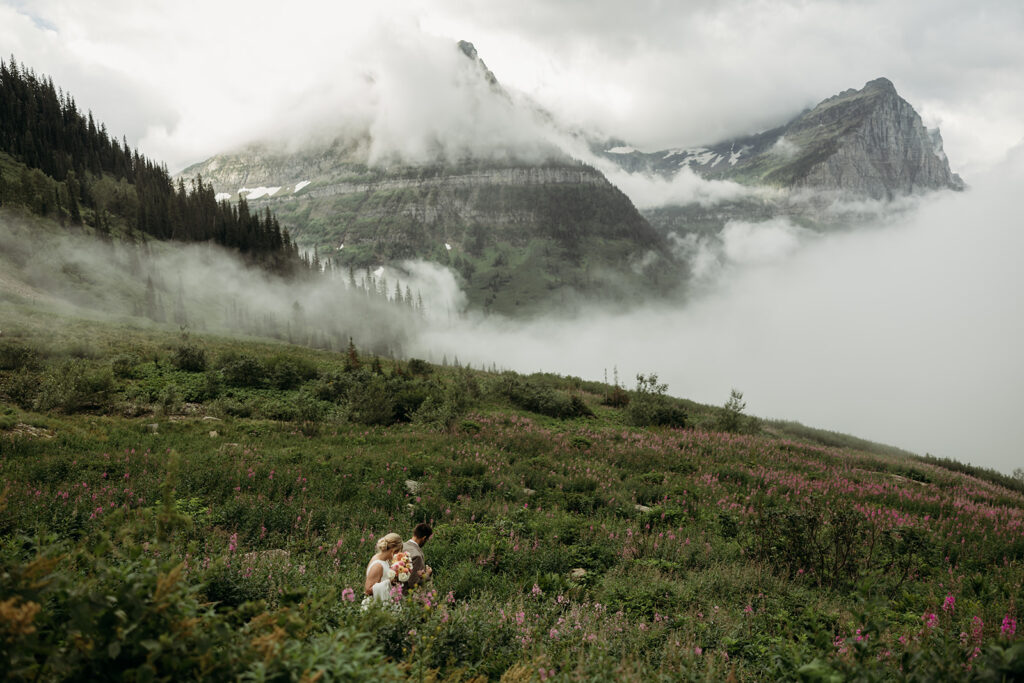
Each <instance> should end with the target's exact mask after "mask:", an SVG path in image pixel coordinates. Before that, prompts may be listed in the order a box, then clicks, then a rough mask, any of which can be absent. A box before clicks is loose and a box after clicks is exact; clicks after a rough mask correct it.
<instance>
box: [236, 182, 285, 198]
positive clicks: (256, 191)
mask: <svg viewBox="0 0 1024 683" xmlns="http://www.w3.org/2000/svg"><path fill="white" fill-rule="evenodd" d="M280 189H281V186H280V185H278V186H277V187H262V186H261V187H241V188H239V189H238V194H245V195H246V197H245V198H246V199H259V198H260V197H273V196H274V195H275V194H277V192H278V191H279V190H280Z"/></svg>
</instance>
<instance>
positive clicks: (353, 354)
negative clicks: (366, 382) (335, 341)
mask: <svg viewBox="0 0 1024 683" xmlns="http://www.w3.org/2000/svg"><path fill="white" fill-rule="evenodd" d="M360 366H361V363H360V362H359V352H358V351H356V345H355V342H353V341H352V337H349V338H348V351H346V352H345V372H355V371H356V370H358V369H359V368H360Z"/></svg>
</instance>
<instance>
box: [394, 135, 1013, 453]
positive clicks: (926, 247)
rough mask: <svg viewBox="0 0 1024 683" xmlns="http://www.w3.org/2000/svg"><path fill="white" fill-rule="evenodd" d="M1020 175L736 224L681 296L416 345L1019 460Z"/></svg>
mask: <svg viewBox="0 0 1024 683" xmlns="http://www.w3.org/2000/svg"><path fill="white" fill-rule="evenodd" d="M1022 183H1024V147H1020V148H1018V149H1017V150H1015V152H1014V154H1013V155H1012V157H1011V159H1010V160H1009V161H1008V162H1007V163H1005V164H1003V165H1001V166H1000V167H998V168H997V169H995V170H993V171H992V172H991V173H989V174H986V175H985V176H983V177H980V178H978V179H977V184H976V186H975V187H974V188H973V189H972V190H970V191H968V192H966V193H941V194H938V195H933V196H931V197H929V199H928V201H927V202H924V203H922V204H921V206H920V208H919V210H918V211H916V212H912V213H905V214H903V215H902V217H901V218H899V219H897V220H896V221H895V222H892V223H886V224H879V225H876V226H874V227H871V226H868V227H866V228H863V229H861V230H858V231H855V232H844V233H834V234H827V235H819V236H812V234H810V233H806V232H803V231H801V230H799V229H798V228H795V227H794V226H792V225H791V224H788V223H786V222H785V221H779V220H774V221H770V222H768V223H763V224H741V223H734V224H730V225H729V226H727V227H726V229H725V230H724V231H723V234H722V235H720V237H719V239H718V240H717V241H713V240H708V241H707V242H706V243H705V244H704V245H703V247H702V251H701V258H703V259H704V261H705V263H704V266H703V271H702V273H703V276H704V286H702V287H701V288H700V291H701V294H699V295H698V296H697V297H696V298H694V299H693V300H691V301H689V302H688V303H687V305H685V306H672V305H668V304H666V305H658V306H649V307H646V308H643V309H640V310H635V311H633V312H630V313H626V314H614V315H611V314H605V313H602V312H601V311H598V310H586V311H580V312H579V314H578V315H577V316H575V317H573V318H571V319H565V318H564V317H549V318H545V319H538V320H534V321H529V322H512V321H498V320H495V319H472V320H468V321H464V322H463V323H462V324H460V325H457V326H455V327H452V328H450V329H436V330H434V331H432V332H430V333H429V334H428V335H427V336H425V337H424V338H423V339H422V345H421V347H420V349H419V350H420V351H421V352H422V353H427V352H432V353H434V354H435V355H439V354H440V353H448V354H449V355H450V354H451V353H455V352H457V353H458V355H459V358H460V359H462V360H463V361H470V362H474V363H485V364H487V365H489V364H490V363H491V362H492V361H495V362H497V363H498V364H499V365H504V366H507V367H511V368H513V369H516V370H521V371H531V372H532V371H538V370H543V371H551V370H556V371H558V372H561V373H568V374H576V375H580V376H583V377H587V378H592V379H600V378H601V376H602V373H603V371H604V370H605V369H607V370H608V371H609V372H610V371H611V369H612V367H614V366H617V367H618V369H619V372H620V375H621V376H622V377H624V378H632V377H633V376H634V375H635V374H636V373H638V372H642V373H648V372H652V371H653V372H657V373H659V376H660V377H661V378H662V379H663V380H664V381H667V382H668V383H669V390H670V393H673V394H675V395H680V396H687V397H690V398H693V399H695V400H698V401H703V402H708V403H715V404H721V403H723V402H724V401H725V399H726V398H727V397H728V395H729V390H730V389H731V388H732V387H736V388H738V389H740V390H742V391H744V392H745V394H746V398H747V400H748V405H749V411H750V412H752V413H754V414H759V415H762V416H766V417H775V418H785V419H795V420H800V421H802V422H804V423H806V424H809V425H813V426H816V427H823V428H827V429H834V430H837V431H844V432H849V433H854V434H856V435H858V436H861V437H864V438H869V439H873V440H877V441H882V442H886V443H891V444H894V445H898V446H901V447H905V448H907V449H910V450H913V451H915V452H921V453H923V452H926V451H927V452H930V453H932V454H934V455H939V456H946V457H954V458H957V459H960V460H963V461H967V462H972V463H975V464H981V465H985V466H989V467H995V468H998V469H1001V470H1003V471H1006V472H1009V471H1010V470H1012V469H1013V467H1015V466H1018V465H1019V462H1020V459H1019V453H1020V444H1021V443H1022V442H1024V426H1022V423H1021V421H1020V420H1019V417H1018V416H1019V415H1020V413H1021V412H1022V411H1024V396H1022V395H1021V393H1020V387H1021V386H1024V358H1022V356H1021V354H1020V353H1019V349H1020V348H1022V347H1024V297H1022V296H1021V293H1022V291H1024V276H1022V275H1021V271H1020V268H1019V264H1018V258H1019V254H1020V253H1022V251H1024V233H1022V232H1021V231H1020V229H1019V217H1018V216H1019V207H1018V206H1017V200H1016V197H1015V194H1014V192H1015V189H1014V188H1018V187H1020V186H1021V184H1022ZM695 253H696V252H695ZM413 349H416V347H415V346H414V347H413Z"/></svg>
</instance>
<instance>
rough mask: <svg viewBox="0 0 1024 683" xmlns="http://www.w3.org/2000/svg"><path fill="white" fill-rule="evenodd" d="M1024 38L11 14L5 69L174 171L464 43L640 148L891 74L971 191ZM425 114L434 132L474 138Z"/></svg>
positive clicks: (830, 12) (728, 20)
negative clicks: (49, 82)
mask: <svg viewBox="0 0 1024 683" xmlns="http://www.w3.org/2000/svg"><path fill="white" fill-rule="evenodd" d="M1022 34H1024V11H1022V10H1021V6H1020V4H1019V3H1016V2H1010V1H1004V0H980V1H979V2H974V3H963V2H953V0H938V2H935V1H932V0H928V1H927V2H926V1H925V0H911V1H909V2H902V3H897V4H893V3H891V2H884V1H883V0H865V1H864V2H857V3H849V2H842V1H840V0H823V1H822V2H815V3H805V2H801V1H798V0H781V1H780V2H772V3H763V2H752V1H746V0H726V1H724V2H707V1H701V2H687V3H675V4H671V3H669V4H666V3H664V2H660V1H659V0H638V1H637V2H632V3H621V2H617V1H616V2H611V1H610V0H594V1H593V2H587V3H582V2H580V1H579V0H572V1H566V2H558V3H551V2H548V1H547V0H524V1H523V2H519V3H493V2H489V1H486V2H485V1H484V0H431V1H429V2H428V1H427V0H384V1H383V2H377V3H363V2H356V1H355V0H342V1H332V2H313V3H306V4H303V5H301V6H299V7H295V8H287V9H285V8H283V7H282V6H281V5H280V3H275V2H271V1H270V0H253V1H252V2H249V3H246V5H245V7H244V8H242V9H241V10H240V8H239V6H238V5H237V3H233V2H217V1H200V0H175V1H173V2H172V1H170V0H159V1H157V2H146V3H138V2H129V1H128V0H34V1H33V2H31V3H24V2H15V1H13V0H0V44H3V45H4V46H5V48H4V49H5V51H8V52H11V51H13V52H14V53H15V54H16V56H17V57H18V58H19V59H21V60H24V61H26V62H28V63H30V64H31V65H33V66H35V67H36V68H37V69H39V70H45V71H46V72H47V73H50V74H52V75H53V76H54V77H55V78H56V79H57V80H58V81H59V82H60V83H61V84H62V85H64V87H66V88H68V89H70V90H71V91H72V92H73V94H74V95H75V96H76V97H77V98H78V99H79V101H80V102H81V103H83V104H84V105H85V106H86V107H89V108H92V109H93V110H94V111H95V112H96V114H97V116H98V117H99V118H101V119H102V120H104V121H106V122H107V124H108V126H109V127H110V128H111V131H112V132H114V133H116V134H120V133H121V132H123V133H125V134H127V135H128V137H129V140H130V142H132V143H140V144H141V146H142V147H143V150H144V151H145V152H146V153H148V154H150V155H153V156H155V157H157V158H160V159H163V160H166V161H167V162H168V164H169V165H170V166H171V168H172V169H176V168H180V167H181V166H183V165H185V164H186V163H188V162H192V161H198V160H200V159H202V158H205V157H207V156H209V155H210V154H212V153H214V152H216V151H219V150H222V149H224V148H225V147H230V146H234V145H237V144H239V143H241V142H243V141H246V140H248V139H250V138H252V137H253V136H255V135H258V134H260V133H264V132H266V131H268V130H275V131H276V130H278V129H279V127H281V126H283V125H285V124H284V123H283V121H284V120H285V119H288V118H289V117H291V118H293V119H294V118H299V119H304V118H305V117H306V116H307V115H310V113H311V112H315V113H316V114H325V115H326V116H325V118H329V119H330V120H333V121H338V120H342V119H346V118H349V117H352V116H356V117H358V116H365V114H366V112H365V108H366V106H367V105H368V104H370V105H372V102H371V103H367V102H366V101H365V97H364V96H362V95H360V94H359V93H360V87H361V85H360V84H361V83H362V80H361V79H363V78H364V77H365V76H366V74H367V73H369V72H370V71H371V68H370V67H371V66H372V64H373V62H374V61H375V60H379V58H380V57H381V54H382V53H383V55H385V57H386V56H388V55H389V54H390V55H392V56H394V55H396V54H399V53H401V52H402V51H403V50H404V51H406V52H410V53H412V54H416V50H418V49H420V48H419V47H418V45H419V44H420V43H423V42H424V41H426V42H427V43H429V41H430V40H434V39H443V40H444V41H447V42H448V43H451V42H453V41H454V40H455V39H467V40H471V41H473V42H474V43H475V44H476V45H477V47H478V48H479V50H480V53H481V56H482V57H483V58H484V59H485V60H486V61H487V63H488V65H489V66H490V67H491V69H492V70H494V72H495V73H496V75H497V76H498V78H499V79H500V80H501V81H502V82H503V83H505V84H508V85H511V86H514V87H516V88H518V89H519V90H521V91H523V92H525V93H528V94H530V95H531V96H532V97H534V98H535V99H536V100H538V101H539V102H540V103H541V104H543V105H544V106H546V107H548V108H549V109H551V110H553V111H555V112H556V113H557V114H558V115H559V116H562V117H564V118H566V119H567V120H569V121H571V122H573V123H578V124H584V125H586V126H593V127H597V128H600V129H601V130H603V131H606V132H609V133H612V134H616V135H619V136H620V137H624V138H626V139H627V140H628V141H629V142H631V143H632V144H635V145H637V146H639V147H642V148H645V149H657V148H665V147H671V146H689V145H694V144H705V143H708V142H712V141H715V140H718V139H721V138H725V137H728V136H730V135H736V134H741V133H747V132H751V131H753V130H757V129H760V128H766V127H770V126H773V125H777V124H778V123H781V122H782V121H784V120H785V119H787V118H788V117H790V116H792V115H794V114H796V113H797V112H798V111H799V110H800V109H801V108H802V107H805V106H810V105H813V104H814V103H815V102H817V101H819V100H821V99H823V98H825V97H828V96H830V95H832V94H834V93H835V92H837V91H839V90H842V89H845V88H849V87H860V86H861V85H862V84H863V83H864V82H866V81H868V80H870V79H872V78H875V77H877V76H881V75H885V76H888V77H889V78H890V79H892V80H893V82H894V83H895V84H896V86H897V88H898V89H899V91H900V92H901V94H903V95H904V96H905V97H906V98H907V99H908V100H909V101H910V102H911V103H912V104H914V105H915V106H917V107H918V108H919V110H920V111H921V113H922V115H923V116H924V117H925V119H926V121H927V122H928V123H929V125H935V124H939V125H941V126H942V129H943V135H944V137H945V140H946V150H947V153H948V154H949V156H950V159H951V162H952V165H953V167H954V170H965V171H969V173H966V174H965V177H966V179H967V180H970V177H969V176H970V175H973V174H974V173H975V172H978V171H981V170H983V169H984V168H985V167H987V166H990V165H991V164H993V163H996V162H998V160H999V159H1001V158H1002V156H1003V154H1004V153H1005V150H1006V149H1008V148H1009V147H1010V146H1012V145H1013V144H1016V143H1017V142H1018V141H1019V140H1021V139H1022V138H1024V120H1022V119H1021V117H1020V116H1019V114H1018V113H1019V112H1020V111H1021V110H1022V109H1024V49H1022V48H1021V41H1020V36H1021V35H1022ZM408 73H420V74H422V72H416V71H410V72H408ZM422 84H423V85H424V86H426V85H430V84H433V85H439V86H441V87H442V89H443V88H444V87H445V86H446V85H447V84H444V83H440V84H439V83H437V81H436V79H433V80H432V77H431V76H427V77H426V78H425V80H424V81H423V83H422ZM422 91H423V90H422V89H421V90H419V91H418V92H422ZM402 101H403V102H404V103H407V104H408V105H410V106H411V107H413V110H414V111H415V108H416V106H417V104H418V103H417V101H416V100H411V99H410V100H402ZM422 104H423V105H425V108H424V110H423V111H424V114H427V115H430V116H434V117H435V119H434V120H435V123H438V122H437V119H436V117H437V116H448V115H453V114H454V115H456V119H455V120H454V123H456V124H458V123H460V122H464V121H466V120H468V114H467V111H465V110H459V109H458V108H454V107H453V108H451V109H444V108H441V109H438V108H437V107H436V105H437V103H436V102H435V101H433V100H428V101H425V102H422ZM491 113H493V112H491ZM396 116H397V114H396ZM460 116H461V118H459V117H460ZM385 123H386V124H388V125H390V124H391V123H397V124H399V125H401V124H404V123H406V122H402V121H399V122H385ZM438 125H440V124H438Z"/></svg>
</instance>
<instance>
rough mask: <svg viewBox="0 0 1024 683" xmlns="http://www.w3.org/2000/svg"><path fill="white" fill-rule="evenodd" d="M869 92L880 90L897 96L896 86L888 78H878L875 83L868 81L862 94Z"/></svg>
mask: <svg viewBox="0 0 1024 683" xmlns="http://www.w3.org/2000/svg"><path fill="white" fill-rule="evenodd" d="M868 90H880V91H884V92H887V93H891V94H893V95H895V94H896V86H895V85H893V84H892V81H890V80H889V79H888V78H885V77H884V76H880V77H879V78H876V79H874V80H873V81H868V82H867V83H865V84H864V88H863V90H862V91H861V92H865V91H868Z"/></svg>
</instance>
